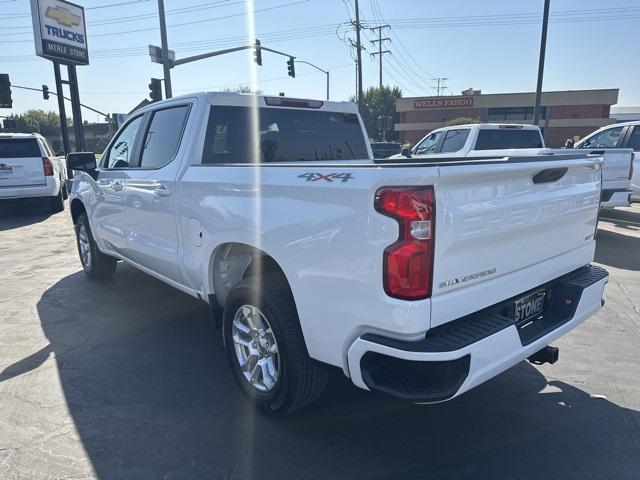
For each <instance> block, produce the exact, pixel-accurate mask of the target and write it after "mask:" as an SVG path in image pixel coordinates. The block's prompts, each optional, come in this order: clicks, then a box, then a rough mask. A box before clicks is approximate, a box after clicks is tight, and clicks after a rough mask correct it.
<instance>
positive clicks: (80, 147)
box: [67, 65, 84, 152]
mask: <svg viewBox="0 0 640 480" xmlns="http://www.w3.org/2000/svg"><path fill="white" fill-rule="evenodd" d="M67 71H68V75H69V89H70V90H71V111H72V112H73V129H74V131H75V134H76V152H84V130H83V128H82V111H81V110H80V93H79V92H78V75H77V74H76V66H75V65H67Z"/></svg>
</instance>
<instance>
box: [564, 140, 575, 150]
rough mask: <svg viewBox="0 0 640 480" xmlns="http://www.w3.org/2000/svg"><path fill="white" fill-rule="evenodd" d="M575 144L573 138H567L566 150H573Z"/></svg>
mask: <svg viewBox="0 0 640 480" xmlns="http://www.w3.org/2000/svg"><path fill="white" fill-rule="evenodd" d="M574 143H575V142H574V141H573V138H567V141H566V142H564V148H573V145H574Z"/></svg>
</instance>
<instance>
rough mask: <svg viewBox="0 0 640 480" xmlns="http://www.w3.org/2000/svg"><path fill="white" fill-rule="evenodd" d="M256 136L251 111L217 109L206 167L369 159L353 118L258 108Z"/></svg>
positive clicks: (206, 151) (207, 143)
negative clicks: (253, 130) (208, 164)
mask: <svg viewBox="0 0 640 480" xmlns="http://www.w3.org/2000/svg"><path fill="white" fill-rule="evenodd" d="M258 123H259V125H258V135H257V137H256V138H254V139H252V135H251V130H252V128H253V127H252V125H254V124H255V118H253V116H252V115H251V109H250V108H248V107H233V106H213V107H211V112H210V115H209V125H208V127H207V136H206V139H205V146H204V152H203V158H202V163H251V162H255V161H258V162H261V163H269V162H298V161H318V160H357V159H366V158H368V157H369V154H368V150H367V143H366V140H365V137H364V134H363V131H362V128H361V127H360V122H359V121H358V116H357V115H356V114H353V113H342V112H327V111H322V110H303V109H293V108H264V107H262V108H259V109H258Z"/></svg>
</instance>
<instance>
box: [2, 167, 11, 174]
mask: <svg viewBox="0 0 640 480" xmlns="http://www.w3.org/2000/svg"><path fill="white" fill-rule="evenodd" d="M12 173H13V168H11V167H0V175H11V174H12Z"/></svg>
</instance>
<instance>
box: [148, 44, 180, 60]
mask: <svg viewBox="0 0 640 480" xmlns="http://www.w3.org/2000/svg"><path fill="white" fill-rule="evenodd" d="M167 54H168V56H169V60H171V62H173V61H174V60H175V59H176V52H174V51H173V50H167ZM149 56H150V57H151V61H152V62H154V63H160V64H162V63H163V61H162V48H161V47H158V46H156V45H149Z"/></svg>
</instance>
